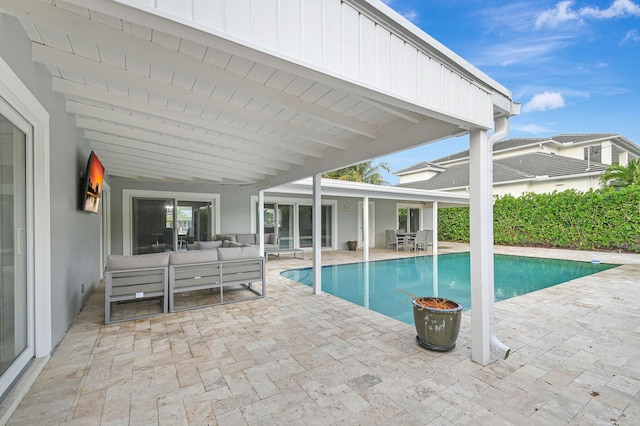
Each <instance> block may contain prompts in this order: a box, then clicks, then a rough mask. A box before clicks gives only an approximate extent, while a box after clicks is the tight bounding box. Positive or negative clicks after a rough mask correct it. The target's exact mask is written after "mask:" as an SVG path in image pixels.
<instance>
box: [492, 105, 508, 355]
mask: <svg viewBox="0 0 640 426" xmlns="http://www.w3.org/2000/svg"><path fill="white" fill-rule="evenodd" d="M494 122H495V130H494V132H493V134H492V135H491V136H490V137H489V141H488V145H489V153H490V155H489V167H488V169H489V175H490V176H491V179H490V182H491V185H492V186H493V144H495V143H496V142H498V141H500V140H502V139H504V138H505V137H506V136H507V134H508V133H509V117H507V116H501V117H498V118H496V119H495V121H494ZM491 211H492V212H493V208H492V209H491ZM490 238H491V245H490V247H493V232H492V233H491V236H490ZM493 274H494V271H493V268H491V277H490V279H489V286H490V287H491V288H490V294H491V295H492V297H493V298H494V300H492V301H491V304H490V308H489V335H490V341H489V348H490V350H491V352H492V353H493V354H494V355H496V356H497V357H499V358H501V359H507V357H508V356H509V353H511V349H510V348H509V347H508V346H507V345H505V344H504V343H502V342H501V341H500V339H498V336H496V326H495V323H496V320H495V311H494V305H495V289H494V282H493V281H494V276H493Z"/></svg>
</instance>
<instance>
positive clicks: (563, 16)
mask: <svg viewBox="0 0 640 426" xmlns="http://www.w3.org/2000/svg"><path fill="white" fill-rule="evenodd" d="M572 4H573V1H572V0H564V1H561V2H559V3H558V4H556V7H555V8H553V9H549V10H545V11H544V12H542V13H540V14H539V15H538V16H537V18H536V28H541V27H549V28H555V27H557V26H558V24H561V23H563V22H567V21H576V20H578V19H580V16H579V15H578V14H577V13H576V12H575V11H573V10H571V5H572Z"/></svg>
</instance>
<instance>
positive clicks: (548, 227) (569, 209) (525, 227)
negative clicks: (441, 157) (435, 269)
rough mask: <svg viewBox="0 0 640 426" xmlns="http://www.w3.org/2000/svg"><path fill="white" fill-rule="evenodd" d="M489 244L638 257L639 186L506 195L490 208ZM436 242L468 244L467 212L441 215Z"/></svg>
mask: <svg viewBox="0 0 640 426" xmlns="http://www.w3.org/2000/svg"><path fill="white" fill-rule="evenodd" d="M493 220H494V242H495V243H496V244H501V245H518V246H543V247H556V248H569V249H579V250H624V251H632V252H640V186H629V187H626V188H618V189H615V188H604V189H602V190H597V191H593V190H592V191H589V192H580V191H576V190H567V191H563V192H554V193H551V194H533V193H529V194H524V195H522V196H520V197H517V198H516V197H513V196H511V195H505V196H503V197H500V198H498V199H496V201H495V203H494V206H493ZM438 229H439V238H440V239H441V240H445V241H460V242H468V241H469V208H468V207H459V208H451V209H441V210H440V211H439V213H438Z"/></svg>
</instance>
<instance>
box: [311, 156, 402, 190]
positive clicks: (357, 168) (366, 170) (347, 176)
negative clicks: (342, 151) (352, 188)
mask: <svg viewBox="0 0 640 426" xmlns="http://www.w3.org/2000/svg"><path fill="white" fill-rule="evenodd" d="M381 170H384V171H386V172H389V171H390V167H389V165H388V164H387V163H384V162H383V163H378V164H376V165H373V163H372V162H371V161H365V162H363V163H359V164H355V165H353V166H349V167H345V168H343V169H338V170H333V171H331V172H327V173H325V174H323V175H322V177H323V178H326V179H336V180H348V181H351V182H364V183H370V184H373V185H389V182H387V181H385V180H384V178H383V177H382V174H381V173H380V171H381Z"/></svg>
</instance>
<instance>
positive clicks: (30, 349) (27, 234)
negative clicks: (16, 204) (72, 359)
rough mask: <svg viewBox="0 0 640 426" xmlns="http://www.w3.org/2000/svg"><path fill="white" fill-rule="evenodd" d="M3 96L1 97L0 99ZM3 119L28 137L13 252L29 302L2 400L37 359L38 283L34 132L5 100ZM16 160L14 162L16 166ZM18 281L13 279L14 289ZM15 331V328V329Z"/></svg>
mask: <svg viewBox="0 0 640 426" xmlns="http://www.w3.org/2000/svg"><path fill="white" fill-rule="evenodd" d="M1 94H2V93H0V95H1ZM0 115H2V116H3V117H4V118H5V119H6V120H7V121H8V122H9V123H10V124H11V125H13V126H14V127H15V128H16V129H18V130H19V131H20V132H21V133H23V134H24V135H25V152H24V154H25V156H24V159H23V161H24V162H25V164H24V165H23V166H24V168H25V169H24V170H25V176H24V178H25V180H24V191H25V193H24V194H23V195H24V197H25V200H24V201H25V205H24V208H25V212H24V221H25V228H24V229H22V230H20V229H17V230H15V231H14V232H16V233H17V234H22V235H23V238H24V245H22V243H21V242H20V240H19V239H16V238H14V251H15V252H16V255H17V254H18V253H19V252H23V255H24V257H25V262H26V265H25V268H26V270H25V276H24V282H23V283H19V285H24V288H23V289H21V290H24V299H25V300H24V301H25V302H26V303H25V305H26V306H24V309H26V312H25V313H24V316H23V317H22V319H23V320H24V321H25V323H26V324H24V326H25V328H24V331H23V332H24V333H25V334H26V336H23V337H24V339H25V347H24V348H23V349H21V352H20V353H19V354H16V357H15V358H14V359H13V361H12V362H11V364H10V365H9V366H8V367H7V369H6V370H5V371H4V373H3V374H2V375H1V376H0V397H1V396H2V395H3V394H4V392H5V391H6V390H8V389H10V388H11V385H12V383H14V382H15V380H17V379H18V377H20V375H21V374H22V371H23V370H24V369H25V368H26V367H27V366H28V365H29V362H30V360H31V359H32V358H33V357H34V356H35V355H36V353H35V310H36V305H35V296H34V295H35V283H34V273H33V271H34V269H33V268H34V264H33V258H34V256H33V246H34V241H33V223H34V215H33V195H34V194H33V190H32V188H33V181H34V179H33V172H34V168H33V156H34V152H33V143H34V134H33V133H34V132H33V127H32V126H31V124H30V123H29V122H28V121H27V120H26V119H25V118H24V117H22V115H21V114H20V113H18V111H16V110H15V109H14V108H13V106H12V105H10V104H9V103H8V102H7V101H6V100H4V98H2V97H0ZM15 160H16V159H15V157H14V162H15ZM15 285H16V283H15V277H14V286H15ZM14 302H15V300H14ZM15 314H16V312H14V318H13V320H14V321H15V320H16V315H15ZM14 327H15V326H14Z"/></svg>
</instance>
